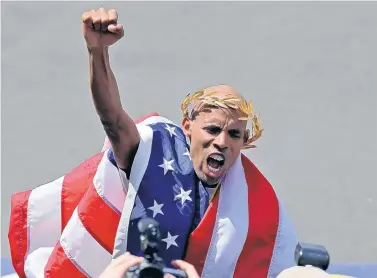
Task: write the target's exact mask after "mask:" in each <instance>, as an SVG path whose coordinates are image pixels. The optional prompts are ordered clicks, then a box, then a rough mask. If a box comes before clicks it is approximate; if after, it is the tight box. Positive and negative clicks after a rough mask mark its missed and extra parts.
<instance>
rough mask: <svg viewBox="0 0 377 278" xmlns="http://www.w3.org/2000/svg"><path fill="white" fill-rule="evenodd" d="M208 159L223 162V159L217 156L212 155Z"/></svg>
mask: <svg viewBox="0 0 377 278" xmlns="http://www.w3.org/2000/svg"><path fill="white" fill-rule="evenodd" d="M210 158H213V159H216V160H217V161H224V158H223V157H222V156H221V155H219V154H213V155H211V156H210Z"/></svg>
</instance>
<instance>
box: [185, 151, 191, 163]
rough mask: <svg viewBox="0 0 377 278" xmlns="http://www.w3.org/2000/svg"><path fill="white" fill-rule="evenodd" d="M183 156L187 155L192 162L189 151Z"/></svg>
mask: <svg viewBox="0 0 377 278" xmlns="http://www.w3.org/2000/svg"><path fill="white" fill-rule="evenodd" d="M183 155H186V156H187V157H188V158H189V159H190V161H191V155H190V152H189V150H188V149H186V152H185V153H184V154H183Z"/></svg>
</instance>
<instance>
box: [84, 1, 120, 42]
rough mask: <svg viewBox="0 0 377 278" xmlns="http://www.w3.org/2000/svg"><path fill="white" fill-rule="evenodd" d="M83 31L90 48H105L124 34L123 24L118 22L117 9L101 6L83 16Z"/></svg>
mask: <svg viewBox="0 0 377 278" xmlns="http://www.w3.org/2000/svg"><path fill="white" fill-rule="evenodd" d="M81 19H82V32H83V35H84V38H85V40H86V44H87V46H88V48H89V49H94V48H105V47H108V46H110V45H112V44H114V43H116V42H117V41H118V40H120V39H121V38H122V37H123V36H124V30H123V26H122V25H121V24H119V23H118V14H117V12H116V10H114V9H111V10H108V11H107V10H105V9H104V8H100V9H99V10H97V11H95V10H92V11H90V12H86V13H84V14H83V15H82V16H81Z"/></svg>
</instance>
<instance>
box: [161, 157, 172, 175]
mask: <svg viewBox="0 0 377 278" xmlns="http://www.w3.org/2000/svg"><path fill="white" fill-rule="evenodd" d="M173 162H174V159H172V160H166V159H165V158H164V163H162V164H160V165H158V166H159V167H161V168H163V169H164V175H166V173H167V172H168V171H169V170H171V171H174V168H173V166H172V164H173Z"/></svg>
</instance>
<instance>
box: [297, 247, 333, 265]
mask: <svg viewBox="0 0 377 278" xmlns="http://www.w3.org/2000/svg"><path fill="white" fill-rule="evenodd" d="M295 261H296V263H297V265H299V266H306V265H311V266H314V267H318V268H321V269H323V270H327V268H328V267H329V264H330V255H329V253H328V252H327V250H326V248H325V247H324V246H322V245H317V244H310V243H298V244H297V246H296V250H295Z"/></svg>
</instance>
